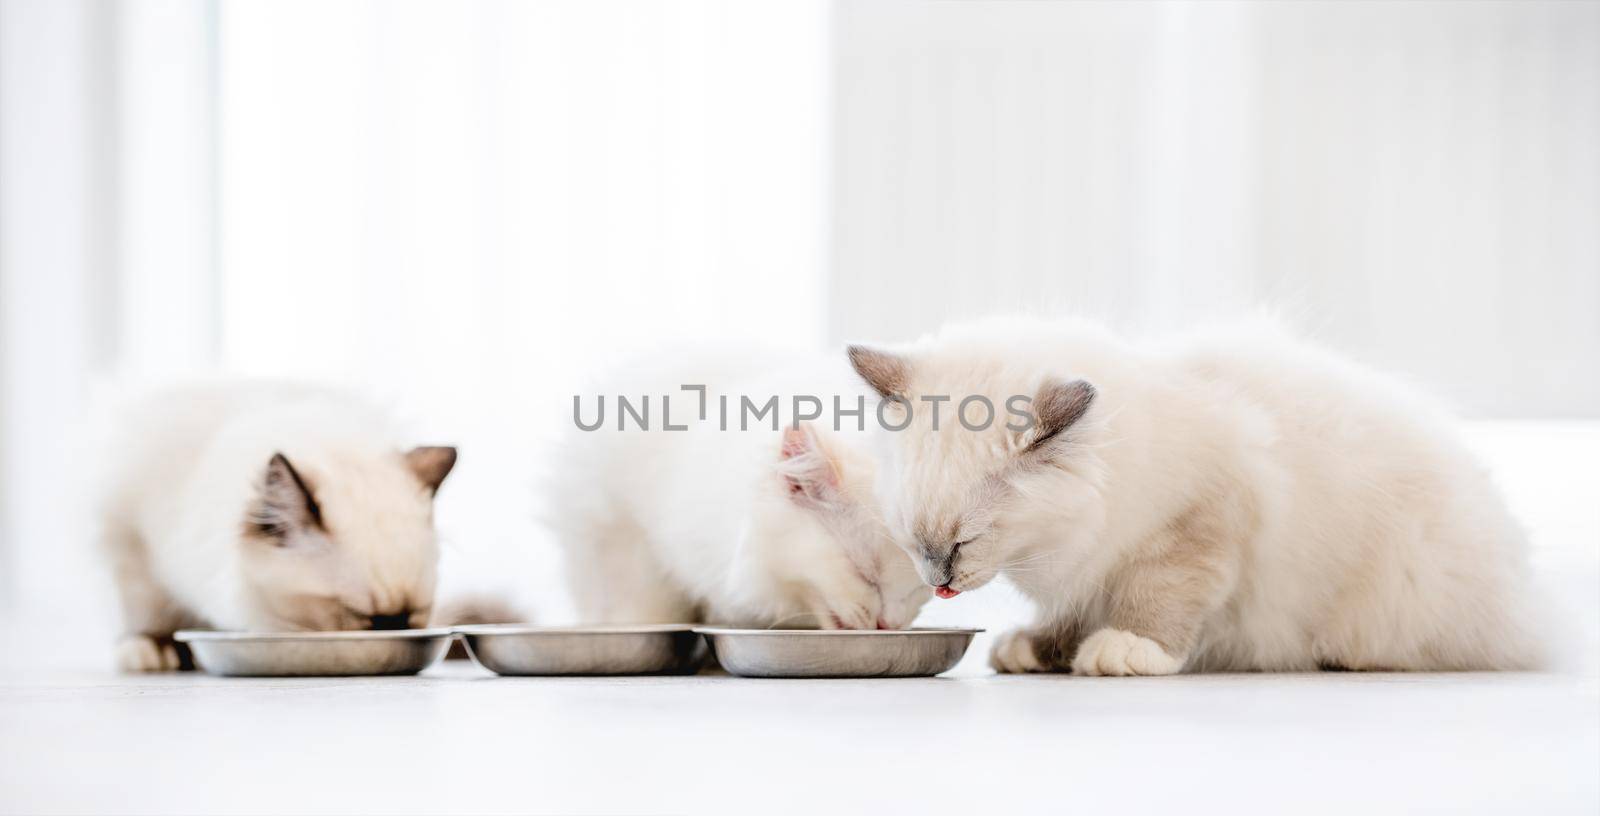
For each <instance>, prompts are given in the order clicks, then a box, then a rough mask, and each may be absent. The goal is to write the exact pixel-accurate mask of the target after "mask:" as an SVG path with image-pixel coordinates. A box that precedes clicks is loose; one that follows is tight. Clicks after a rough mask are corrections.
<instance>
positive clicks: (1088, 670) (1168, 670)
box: [1072, 628, 1183, 677]
mask: <svg viewBox="0 0 1600 816" xmlns="http://www.w3.org/2000/svg"><path fill="white" fill-rule="evenodd" d="M1182 668H1183V660H1181V659H1180V658H1176V657H1173V656H1172V655H1169V654H1167V652H1166V650H1164V649H1162V648H1161V645H1160V644H1158V643H1156V642H1155V641H1153V640H1151V639H1149V638H1146V637H1140V636H1138V635H1136V634H1134V633H1132V632H1124V631H1123V630H1121V629H1111V628H1106V629H1101V630H1100V631H1098V632H1095V633H1094V634H1092V635H1090V636H1089V637H1088V638H1086V639H1085V640H1084V641H1083V644H1082V645H1081V646H1079V647H1078V653H1077V654H1076V655H1074V656H1073V658H1072V673H1073V674H1087V675H1109V676H1113V677H1124V676H1127V675H1135V674H1138V675H1157V674H1177V673H1178V670H1179V669H1182Z"/></svg>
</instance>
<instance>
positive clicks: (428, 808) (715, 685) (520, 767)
mask: <svg viewBox="0 0 1600 816" xmlns="http://www.w3.org/2000/svg"><path fill="white" fill-rule="evenodd" d="M1474 440H1475V444H1478V445H1480V446H1481V448H1482V449H1483V450H1484V453H1485V456H1486V458H1487V459H1488V460H1489V461H1490V462H1491V464H1492V465H1493V466H1494V467H1495V468H1496V470H1497V472H1499V473H1500V474H1501V475H1502V480H1503V482H1504V483H1505V484H1506V488H1507V492H1508V494H1509V495H1510V497H1511V500H1512V503H1513V505H1514V506H1515V507H1516V508H1517V509H1518V512H1519V513H1521V514H1522V516H1523V517H1524V519H1525V520H1526V521H1527V523H1528V525H1529V527H1530V530H1531V531H1532V534H1533V537H1534V540H1535V558H1534V561H1535V564H1536V566H1537V567H1538V569H1539V571H1540V574H1541V579H1542V585H1543V586H1545V587H1546V590H1545V591H1546V592H1547V593H1548V594H1549V596H1550V600H1551V602H1552V605H1553V606H1554V607H1555V608H1556V609H1558V610H1561V611H1562V613H1563V614H1562V620H1564V621H1565V623H1566V624H1567V626H1566V630H1564V631H1561V632H1558V633H1555V635H1554V637H1555V638H1556V641H1557V643H1558V646H1559V651H1560V657H1561V665H1560V668H1559V670H1558V671H1553V672H1550V673H1543V674H1510V675H1507V674H1499V675H1496V674H1457V675H1395V674H1371V675H1367V674H1345V673H1338V674H1314V675H1277V676H1267V675H1222V676H1191V677H1176V678H1150V679H1092V678H1073V677H997V676H994V675H991V674H989V673H988V672H987V671H986V670H985V669H984V668H983V657H984V652H985V651H986V650H987V648H988V643H987V639H980V641H979V642H978V643H976V644H975V645H974V648H973V651H972V653H970V654H969V659H968V660H966V661H964V662H963V664H962V666H961V667H960V668H959V669H958V670H957V671H956V672H955V673H954V675H953V676H950V677H944V678H937V679H929V680H871V681H844V680H838V681H774V680H742V679H739V678H733V677H727V676H702V677H692V678H617V679H595V680H579V679H512V678H496V677H492V676H490V675H488V674H487V673H484V672H482V671H481V670H479V669H477V668H476V667H474V666H471V665H470V664H451V665H445V666H441V667H438V668H435V669H433V670H430V671H429V672H428V673H426V674H425V675H423V676H421V677H416V678H393V679H331V680H229V679H220V678H212V677H207V676H203V675H192V674H191V675H170V676H159V677H121V676H117V675H115V674H112V673H110V672H109V671H107V670H106V669H105V668H103V667H104V666H105V665H106V663H107V660H108V657H109V655H108V653H107V650H106V649H105V647H104V645H103V643H101V642H98V641H96V642H92V643H89V642H86V639H85V638H84V637H83V636H82V633H81V631H80V630H78V629H74V628H72V627H68V626H61V625H57V626H53V627H52V626H42V625H38V624H39V622H41V621H57V620H60V619H61V617H62V615H63V611H62V610H71V609H74V608H75V607H74V605H73V603H72V599H71V598H63V599H62V602H61V604H60V607H59V608H58V609H46V610H24V611H23V612H22V613H18V614H13V615H10V616H8V617H7V618H5V619H3V620H0V813H29V814H32V813H89V812H93V813H264V812H299V813H335V812H363V813H442V812H469V813H491V812H508V813H509V812H517V813H528V812H582V813H618V812H650V813H660V812H680V813H681V812H691V811H693V812H702V811H721V812H734V813H747V812H767V811H777V812H813V813H815V812H819V811H820V812H822V813H833V812H836V811H845V812H866V813H901V812H907V811H913V810H914V811H933V812H954V811H965V812H968V813H987V812H991V811H994V810H1000V809H1010V810H1015V811H1026V812H1036V811H1047V812H1065V811H1069V810H1087V809H1093V810H1096V811H1107V810H1115V811H1119V812H1130V811H1132V812H1139V811H1144V810H1151V809H1154V808H1156V807H1162V806H1167V807H1182V808H1184V810H1185V812H1195V811H1200V812H1208V811H1213V810H1214V811H1229V812H1235V811H1240V810H1244V811H1264V812H1295V813H1302V812H1328V813H1333V812H1352V811H1356V812H1365V811H1377V812H1391V813H1402V812H1404V813H1412V812H1417V811H1421V810H1448V811H1480V812H1519V813H1584V814H1591V815H1592V814H1595V813H1600V490H1597V488H1596V487H1595V485H1596V483H1597V480H1596V478H1595V477H1594V476H1593V463H1594V462H1596V461H1600V428H1595V427H1590V428H1587V429H1571V428H1569V429H1566V430H1561V429H1554V430H1552V429H1549V428H1545V429H1533V430H1530V429H1526V428H1522V429H1518V428H1510V427H1502V428H1498V429H1495V428H1487V429H1479V431H1478V432H1476V433H1475V435H1474ZM1000 592H1001V591H1000V590H998V589H997V590H993V591H992V592H991V591H990V590H985V592H977V593H969V595H964V596H962V597H961V598H958V599H956V602H953V603H947V604H939V605H937V606H934V607H933V608H932V609H931V611H930V615H929V618H930V620H932V621H938V622H957V621H960V622H968V623H976V624H978V625H985V626H989V627H991V628H995V629H999V628H1003V627H1004V626H1006V625H1009V623H1011V622H1014V617H1015V615H1016V614H1019V610H1017V609H1015V608H1013V607H1011V606H1008V605H1007V604H1008V603H1009V602H1008V601H1006V600H1004V596H1003V595H1002V594H999V593H1000ZM990 599H998V600H990ZM30 624H31V625H30Z"/></svg>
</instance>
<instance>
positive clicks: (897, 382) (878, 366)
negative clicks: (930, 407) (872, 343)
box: [848, 346, 911, 399]
mask: <svg viewBox="0 0 1600 816" xmlns="http://www.w3.org/2000/svg"><path fill="white" fill-rule="evenodd" d="M848 352H849V354H850V365H852V366H854V367H855V369H856V373H857V374H860V375H861V379H863V380H866V381H867V385H870V386H872V390H874V391H876V392H878V396H880V397H883V398H884V399H890V398H892V397H901V396H905V393H906V379H907V375H908V374H909V372H910V368H911V366H910V365H909V364H908V363H907V362H906V359H905V358H904V357H901V356H899V355H895V354H890V353H889V352H887V351H878V350H877V349H870V348H867V347H866V346H850V347H849V349H848Z"/></svg>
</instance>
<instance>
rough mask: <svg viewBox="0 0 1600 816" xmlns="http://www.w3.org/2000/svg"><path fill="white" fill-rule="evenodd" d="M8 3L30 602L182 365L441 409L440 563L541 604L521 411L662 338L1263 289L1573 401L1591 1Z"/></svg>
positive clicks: (13, 350)
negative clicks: (138, 413) (137, 421)
mask: <svg viewBox="0 0 1600 816" xmlns="http://www.w3.org/2000/svg"><path fill="white" fill-rule="evenodd" d="M0 15H3V16H0V37H3V38H4V40H3V46H4V47H3V48H0V61H3V64H0V114H3V115H0V332H3V335H0V336H3V340H4V342H3V346H0V559H4V560H3V561H0V564H3V565H4V567H3V571H0V597H4V598H6V599H7V601H6V602H7V603H10V604H12V605H15V606H21V607H23V608H26V609H38V608H40V607H48V606H53V605H57V604H59V602H60V600H61V599H62V597H63V596H64V594H69V595H73V596H76V595H83V596H85V597H87V598H90V599H91V601H90V603H88V604H86V605H85V606H89V607H95V606H96V603H95V602H96V601H101V600H103V599H104V592H103V589H102V588H100V587H99V585H98V584H95V583H93V582H94V581H95V579H96V573H95V571H94V570H93V569H92V568H91V564H90V562H89V559H88V555H87V553H88V549H87V547H85V546H84V541H85V538H86V535H87V530H88V525H87V517H86V513H85V505H84V501H83V500H84V495H83V485H84V484H86V476H87V475H88V474H90V473H92V472H93V470H94V467H95V464H96V458H97V456H98V452H97V451H96V450H95V448H94V444H95V443H94V442H93V437H92V436H91V435H89V431H90V429H92V428H93V420H94V418H95V414H96V410H97V405H98V404H100V403H103V402H105V401H106V399H107V397H108V396H109V395H114V394H116V393H119V392H121V391H124V390H126V388H127V387H128V386H129V385H130V384H132V385H142V384H146V383H151V382H160V381H165V380H170V379H174V378H182V377H190V376H202V375H211V374H216V373H223V374H231V375H248V376H257V375H261V376H290V377H300V378H312V379H319V380H326V381H330V382H335V383H340V384H345V385H348V386H351V387H355V388H358V389H362V390H365V391H367V392H369V393H372V394H375V395H377V396H378V397H379V398H380V399H382V400H384V401H386V402H388V403H390V404H392V405H393V406H394V408H395V410H396V412H397V413H398V414H399V415H400V416H402V417H403V418H404V419H405V420H407V421H408V422H409V423H410V426H411V427H412V428H413V429H414V430H415V432H416V433H417V435H418V439H434V440H448V441H452V442H455V443H457V444H459V445H460V446H461V448H462V450H463V459H462V467H461V468H460V469H459V471H458V472H457V474H456V475H454V476H453V477H452V479H451V484H450V486H449V488H448V489H447V490H446V491H445V493H444V494H443V496H442V498H441V508H440V520H441V526H442V528H443V530H444V533H445V536H446V538H447V541H448V543H449V547H450V554H449V560H448V562H447V579H449V580H452V581H455V582H457V583H459V584H460V585H462V586H468V585H476V586H485V587H488V588H493V589H497V590H500V591H503V592H507V593H514V594H517V595H519V596H522V597H523V598H524V599H525V600H526V602H527V604H528V605H529V606H531V607H534V608H536V609H537V611H538V612H539V614H541V615H542V616H544V617H545V618H547V619H548V618H559V617H560V616H561V615H563V614H564V603H563V601H562V598H561V590H560V587H559V585H558V583H557V582H556V581H555V580H554V577H553V576H554V572H555V571H554V569H553V566H552V564H553V553H552V551H551V549H550V547H549V542H548V540H547V538H546V537H545V535H544V534H543V532H542V530H541V529H540V527H539V526H538V524H537V523H536V520H535V518H536V515H537V513H538V510H539V508H538V497H537V495H536V494H535V492H534V490H533V487H532V482H533V478H534V475H535V473H536V471H537V468H538V467H539V463H540V458H541V457H540V452H541V441H542V439H543V438H545V437H546V436H548V435H549V433H550V432H551V431H552V430H553V429H554V428H555V427H557V426H558V425H559V423H561V422H564V421H565V420H564V415H565V404H566V403H565V401H564V400H565V399H566V398H567V396H568V395H570V394H571V393H574V390H575V389H577V388H580V387H581V386H582V384H583V383H584V381H585V380H586V379H587V378H588V377H589V376H591V375H593V374H594V373H595V372H597V371H599V370H602V369H603V368H604V366H605V365H606V364H607V362H608V361H610V360H613V359H615V358H616V357H617V356H618V355H620V354H625V353H626V352H627V351H628V350H630V349H637V348H641V347H654V346H658V345H660V344H662V343H665V342H670V341H673V340H678V339H702V340H711V341H714V342H721V343H727V344H736V345H743V344H748V343H750V342H753V341H760V342H762V343H765V344H767V345H780V346H781V345H787V346H793V347H796V348H814V349H830V348H837V347H838V346H839V345H840V344H842V343H843V342H845V341H848V340H857V339H865V338H875V339H886V340H894V339H906V338H909V337H913V336H915V335H917V334H920V333H922V332H925V331H929V330H932V329H934V328H936V327H937V326H938V325H939V324H940V323H942V322H944V321H946V320H950V319H958V318H961V317H965V316H973V315H981V314H987V313H994V312H1014V311H1034V312H1044V313H1060V312H1067V311H1077V312H1083V313H1087V314H1092V315H1096V316H1100V317H1102V318H1104V319H1107V320H1109V321H1112V322H1113V323H1115V324H1117V325H1119V326H1122V327H1124V328H1128V329H1130V330H1135V331H1147V330H1153V329H1165V328H1169V327H1174V326H1184V325H1190V324H1193V323H1196V322H1201V321H1206V320H1215V319H1226V318H1227V317H1229V316H1233V315H1238V314H1244V313H1251V312H1254V311H1258V310H1261V309H1270V310H1274V311H1278V312H1280V313H1283V314H1286V315H1287V316H1288V317H1289V318H1290V319H1291V321H1292V322H1294V323H1296V324H1298V325H1299V326H1301V327H1302V328H1303V329H1305V330H1306V331H1308V332H1310V333H1312V334H1313V335H1315V336H1317V337H1319V338H1320V339H1322V340H1324V341H1326V342H1328V343H1330V344H1333V345H1335V346H1336V347H1339V348H1341V349H1343V350H1345V351H1347V352H1349V353H1352V354H1354V355H1356V356H1357V357H1359V358H1362V359H1365V360H1368V361H1370V362H1374V363H1376V364H1380V365H1383V366H1385V367H1387V368H1390V369H1393V370H1396V371H1398V372H1399V373H1401V374H1404V375H1407V376H1409V377H1412V378H1413V379H1416V380H1418V381H1420V382H1422V383H1423V384H1425V385H1427V386H1429V387H1430V388H1432V390H1434V391H1436V392H1437V393H1439V394H1440V395H1441V396H1443V397H1445V398H1446V399H1448V400H1450V401H1452V402H1454V403H1455V404H1457V405H1459V406H1460V407H1461V408H1462V410H1463V413H1464V414H1465V415H1467V416H1469V417H1477V418H1498V419H1508V418H1510V419H1530V418H1532V419H1544V418H1569V419H1570V418H1593V417H1596V416H1597V415H1600V378H1597V377H1595V376H1593V375H1592V372H1594V371H1597V370H1600V237H1597V235H1600V232H1597V230H1596V229H1595V225H1596V224H1600V160H1597V154H1600V151H1596V149H1595V148H1594V145H1596V144H1600V93H1597V90H1596V89H1597V88H1600V46H1597V39H1600V5H1597V4H1594V3H1550V4H1541V3H1519V4H1501V3H1470V4H1466V3H1463V4H1450V3H1416V4H1410V3H1400V4H1381V5H1379V4H1356V5H1353V6H1352V5H1348V4H1324V3H1297V4H1268V3H1244V4H1230V3H1203V4H1196V3H1181V2H1179V3H1127V4H1115V3H923V2H900V1H899V0H884V1H882V2H862V3H840V4H829V3H821V2H769V3H742V2H731V1H728V0H723V1H721V2H718V1H714V0H698V1H697V2H674V3H656V2H538V3H523V2H472V3H447V2H331V3H329V2H274V3H248V2H226V1H224V2H204V1H202V0H150V1H149V2H124V3H110V2H105V3H102V2H90V1H89V0H66V1H65V2H43V1H42V0H0ZM451 576H454V578H452V577H451ZM74 608H78V607H77V606H74ZM87 617H89V618H91V619H94V620H103V619H104V617H105V616H104V615H103V614H102V613H101V612H99V611H97V612H95V613H92V614H90V615H87Z"/></svg>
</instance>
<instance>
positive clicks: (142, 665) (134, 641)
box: [117, 635, 178, 673]
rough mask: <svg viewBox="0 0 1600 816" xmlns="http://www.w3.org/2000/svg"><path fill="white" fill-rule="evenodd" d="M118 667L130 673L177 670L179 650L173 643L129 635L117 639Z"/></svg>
mask: <svg viewBox="0 0 1600 816" xmlns="http://www.w3.org/2000/svg"><path fill="white" fill-rule="evenodd" d="M117 668H118V669H121V670H122V671H124V672H129V673H135V672H165V671H177V670H178V650H177V647H175V646H173V645H172V644H171V643H166V644H162V643H157V642H155V641H154V640H152V639H150V638H147V637H145V636H144V635H128V636H126V637H124V638H122V639H121V640H119V641H117Z"/></svg>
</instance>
